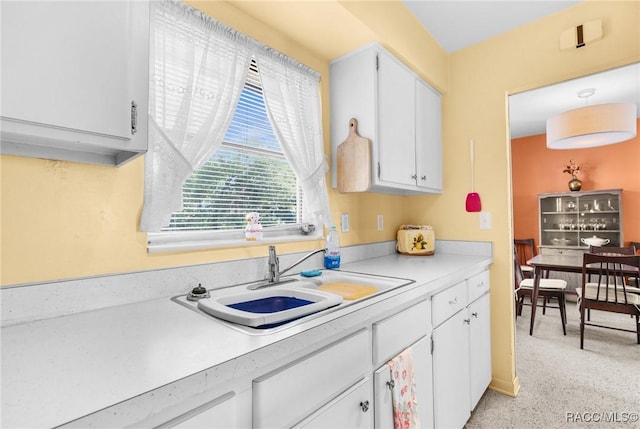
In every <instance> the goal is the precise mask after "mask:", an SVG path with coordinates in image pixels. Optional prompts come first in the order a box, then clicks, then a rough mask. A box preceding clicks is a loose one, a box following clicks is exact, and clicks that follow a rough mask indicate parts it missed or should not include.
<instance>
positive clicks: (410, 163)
mask: <svg viewBox="0 0 640 429" xmlns="http://www.w3.org/2000/svg"><path fill="white" fill-rule="evenodd" d="M377 106H378V130H377V131H378V132H377V136H378V142H377V143H378V160H379V163H380V170H379V171H380V175H379V180H380V181H381V182H387V183H388V184H396V185H412V186H415V185H416V171H415V163H414V157H415V75H414V74H412V72H411V71H410V70H409V69H408V68H407V67H405V66H404V64H402V63H400V61H398V60H397V59H395V58H394V57H392V56H391V55H390V54H389V53H387V52H384V51H379V52H378V99H377Z"/></svg>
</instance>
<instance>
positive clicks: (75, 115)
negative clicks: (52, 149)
mask: <svg viewBox="0 0 640 429" xmlns="http://www.w3.org/2000/svg"><path fill="white" fill-rule="evenodd" d="M148 25H149V5H148V3H146V2H137V1H130V2H129V1H118V2H111V1H91V2H87V1H69V2H66V1H65V2H47V1H42V2H32V1H28V2H19V1H16V2H3V4H2V36H3V37H2V92H3V94H2V120H3V140H5V137H6V138H7V139H9V138H11V139H16V138H17V137H15V136H14V135H24V134H27V135H30V136H32V137H33V138H35V139H36V141H35V145H34V146H35V147H45V146H46V145H45V144H43V143H42V142H41V140H44V141H45V142H46V143H48V144H50V145H51V146H54V145H55V144H56V143H55V142H56V141H59V140H67V141H68V146H65V147H64V148H63V149H65V150H74V149H77V148H76V147H75V146H74V145H78V144H79V143H80V144H86V145H96V146H107V145H111V146H113V147H116V148H119V149H126V150H129V151H135V150H143V149H145V148H146V126H145V127H143V126H141V125H142V122H144V123H146V120H147V119H146V112H147V103H148V102H147V98H148V61H149V60H148V41H149V35H148ZM132 102H135V103H136V104H137V109H138V110H139V114H138V121H139V122H140V124H139V126H138V130H140V134H138V135H135V134H132V111H131V106H132ZM7 133H9V134H7ZM8 136H12V137H8ZM14 141H15V140H14ZM3 143H4V142H3ZM38 144H39V146H38ZM57 144H58V145H59V144H60V143H57ZM58 149H60V147H58ZM98 152H99V151H98ZM52 157H54V158H55V156H52Z"/></svg>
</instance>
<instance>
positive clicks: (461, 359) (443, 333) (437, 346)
mask: <svg viewBox="0 0 640 429" xmlns="http://www.w3.org/2000/svg"><path fill="white" fill-rule="evenodd" d="M468 324H469V319H468V318H467V312H466V311H465V310H462V311H460V312H458V313H456V314H455V315H454V316H453V317H451V318H450V319H449V320H447V321H446V322H444V323H443V324H442V325H440V326H439V327H437V328H436V329H435V330H434V331H433V402H434V409H433V414H434V421H435V427H436V428H462V427H463V426H464V424H465V423H466V422H467V420H468V419H469V416H470V415H471V412H470V410H471V406H470V402H469V397H470V395H469V325H468Z"/></svg>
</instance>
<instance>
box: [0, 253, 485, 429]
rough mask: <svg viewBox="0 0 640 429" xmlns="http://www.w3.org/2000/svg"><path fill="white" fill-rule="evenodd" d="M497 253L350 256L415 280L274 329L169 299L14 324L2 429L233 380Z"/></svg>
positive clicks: (352, 266) (8, 330)
mask: <svg viewBox="0 0 640 429" xmlns="http://www.w3.org/2000/svg"><path fill="white" fill-rule="evenodd" d="M491 261H492V259H491V257H487V256H474V255H458V254H446V253H436V254H435V255H433V256H428V257H418V256H403V255H388V256H383V257H378V258H372V259H367V260H363V261H359V262H354V263H349V264H344V265H343V266H342V267H341V270H345V271H354V272H361V273H369V274H377V275H387V276H394V277H403V278H409V279H412V280H415V282H414V283H412V284H410V285H407V286H404V287H402V288H399V289H395V290H392V291H389V292H387V293H385V294H382V295H380V296H376V297H374V298H372V299H370V300H367V301H366V302H363V303H361V304H359V305H356V304H354V305H351V306H349V307H346V308H345V309H344V310H341V311H336V312H333V313H330V314H327V315H326V316H324V315H323V316H320V317H317V318H315V319H313V320H312V321H310V322H308V323H301V324H299V325H296V326H295V327H292V328H290V329H283V330H281V331H278V332H276V333H273V334H268V335H247V334H245V333H243V332H240V331H239V330H236V329H233V328H230V327H229V326H226V325H224V324H222V323H220V322H218V321H217V320H216V319H214V318H208V317H203V316H202V315H201V314H198V313H196V312H194V311H192V310H190V309H188V308H185V307H183V306H181V305H179V304H177V303H175V302H173V301H171V300H170V299H168V298H166V297H165V298H157V299H151V300H148V301H145V302H139V303H131V304H126V305H118V306H114V307H109V308H104V309H99V310H95V311H88V312H82V313H77V314H72V315H68V316H61V317H54V318H49V319H44V320H38V321H33V322H26V323H21V324H17V325H13V326H8V327H5V328H3V329H2V373H1V374H2V420H1V423H2V427H7V428H15V427H53V426H57V425H61V424H64V423H67V422H70V421H73V420H75V419H78V418H80V417H83V416H86V415H89V414H91V413H95V412H97V411H99V410H103V409H105V408H108V407H111V406H114V405H116V404H121V403H123V401H127V400H129V399H132V398H136V397H140V396H141V395H143V394H146V393H149V392H152V391H154V389H159V388H161V387H163V386H167V385H170V384H171V383H174V382H176V381H178V380H184V379H188V378H189V377H191V376H194V375H195V374H199V373H203V372H206V371H214V370H216V369H220V371H217V372H215V374H214V373H211V374H209V381H208V382H209V383H216V382H217V383H225V382H228V381H229V380H231V379H232V378H233V377H235V376H237V375H241V374H243V373H248V372H251V371H253V370H255V368H256V367H257V366H259V364H256V362H260V360H263V359H264V358H265V356H269V357H270V358H274V359H278V358H280V357H286V356H287V355H288V354H291V353H293V352H295V351H296V350H304V347H305V344H306V343H308V342H309V341H321V340H323V339H326V338H329V337H330V336H331V335H335V333H336V332H339V329H340V327H341V326H342V324H348V323H358V320H364V319H363V318H366V317H372V316H371V314H370V313H367V311H365V310H366V309H367V308H369V307H371V308H373V304H375V303H376V302H381V301H384V302H385V304H386V303H387V302H388V303H390V304H393V305H402V303H403V302H404V303H406V302H410V301H411V300H413V299H415V298H416V297H417V296H425V294H426V295H430V294H434V293H437V292H438V291H440V290H442V289H443V288H446V287H447V286H448V285H451V284H452V282H458V281H462V280H464V279H465V278H467V277H469V276H470V275H472V274H474V273H477V272H479V271H481V270H483V269H485V268H486V267H488V266H489V264H490V263H491ZM371 311H373V310H371ZM358 317H360V319H358ZM223 369H224V371H223ZM212 374H214V375H213V376H212ZM134 421H135V420H134Z"/></svg>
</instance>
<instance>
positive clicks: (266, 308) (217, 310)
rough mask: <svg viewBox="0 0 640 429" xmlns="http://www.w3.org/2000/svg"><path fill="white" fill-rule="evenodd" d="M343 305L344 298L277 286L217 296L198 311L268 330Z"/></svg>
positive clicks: (315, 291)
mask: <svg viewBox="0 0 640 429" xmlns="http://www.w3.org/2000/svg"><path fill="white" fill-rule="evenodd" d="M302 283H303V282H302ZM341 302H342V297H341V296H340V295H336V294H332V293H327V292H322V291H318V290H314V289H305V288H299V287H282V286H273V287H270V288H267V289H261V290H249V291H247V290H244V291H240V292H238V293H232V294H221V295H216V294H213V295H212V296H211V297H210V298H205V299H201V300H199V301H198V308H199V309H200V310H202V311H204V312H205V313H207V314H210V315H212V316H215V317H217V318H219V319H223V320H226V321H228V322H232V323H236V324H239V325H243V326H250V327H253V328H262V329H268V328H272V327H275V326H279V325H280V324H282V323H286V322H290V321H293V320H296V319H299V318H301V317H304V316H307V315H309V314H313V313H317V312H319V311H322V310H326V309H327V308H330V307H333V306H336V305H338V304H340V303H341Z"/></svg>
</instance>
